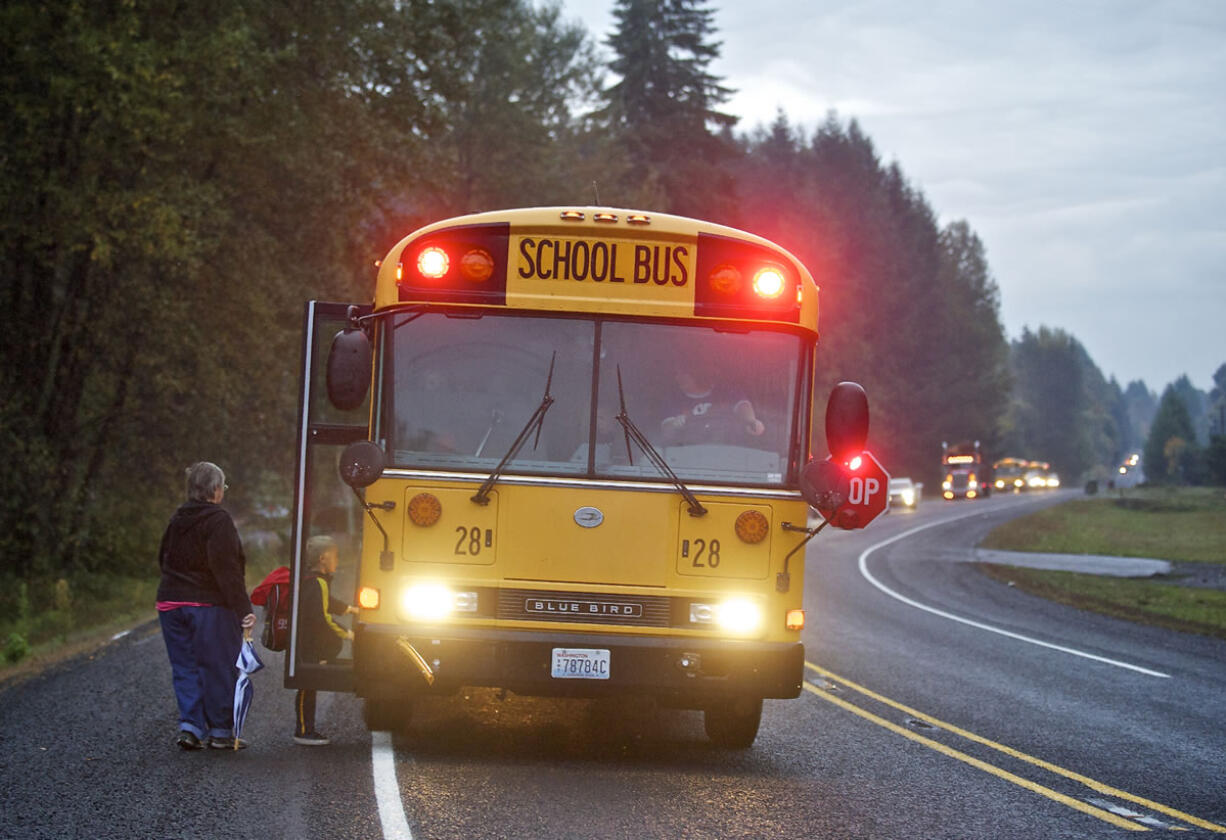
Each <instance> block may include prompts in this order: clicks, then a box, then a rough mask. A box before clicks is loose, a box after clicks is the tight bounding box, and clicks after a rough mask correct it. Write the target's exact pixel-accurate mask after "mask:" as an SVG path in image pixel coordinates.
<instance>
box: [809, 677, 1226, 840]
mask: <svg viewBox="0 0 1226 840" xmlns="http://www.w3.org/2000/svg"><path fill="white" fill-rule="evenodd" d="M805 667H807V668H810V669H812V670H813V671H815V672H817V673H818V674H821V675H822V676H823V677H826V678H828V679H830V680H834V681H836V682H838V683H839V684H840V685H845V686H847V687H848V688H851V689H853V690H855V691H857V692H859V693H860V694H863V695H864V696H865V697H870V698H872V699H873V700H876V701H877V702H879V703H883V704H885V705H887V706H890V707H891V708H894V709H898V710H899V711H900V712H904V713H905V714H907V715H910V716H911V717H913V718H915V719H916V720H922V721H925V722H927V723H930V724H932V725H933V726H936V727H938V728H940V729H944V730H946V731H947V732H952V733H953V734H955V735H958V736H960V737H962V738H966V739H967V740H968V741H974V742H975V743H977V744H982V745H983V746H986V747H990V748H991V749H994V750H996V751H997V752H1001V753H1004V754H1005V755H1007V756H1010V757H1011V758H1016V759H1018V760H1019V761H1024V762H1026V763H1027V764H1032V765H1034V766H1035V767H1040V768H1042V769H1044V770H1046V771H1048V772H1050V773H1055V774H1056V775H1058V776H1063V777H1064V778H1066V779H1071V780H1072V781H1075V782H1078V783H1080V784H1083V785H1085V786H1086V787H1088V788H1090V789H1091V790H1094V791H1097V792H1098V793H1101V794H1104V795H1107V796H1112V797H1115V798H1118V799H1124V800H1127V801H1128V802H1132V803H1135V804H1137V805H1141V806H1143V807H1145V808H1149V809H1151V810H1153V811H1157V812H1159V813H1162V814H1166V815H1167V816H1169V817H1174V818H1175V819H1178V820H1182V821H1184V822H1187V823H1190V824H1192V825H1195V826H1197V827H1199V828H1204V829H1207V830H1209V831H1213V832H1216V833H1218V834H1226V827H1224V826H1220V825H1218V824H1216V823H1212V822H1209V821H1208V820H1203V819H1201V818H1200V817H1195V816H1193V815H1191V814H1186V813H1184V812H1183V811H1180V810H1178V809H1175V808H1171V807H1170V806H1167V805H1163V804H1161V803H1158V802H1154V801H1152V800H1149V799H1146V798H1145V797H1142V796H1137V795H1135V794H1132V793H1128V792H1127V791H1124V790H1120V789H1119V788H1114V787H1111V786H1110V785H1107V784H1103V783H1102V782H1099V781H1096V780H1094V779H1091V778H1089V777H1088V776H1083V775H1081V774H1080V773H1075V772H1073V771H1072V770H1066V769H1065V768H1063V767H1060V766H1059V765H1056V764H1052V763H1051V762H1049V761H1044V760H1043V759H1041V758H1036V757H1035V756H1032V755H1027V754H1026V753H1024V752H1021V751H1019V750H1015V749H1013V748H1012V747H1007V746H1005V745H1004V744H998V743H997V742H995V741H992V740H989V739H987V738H984V737H983V736H982V735H976V734H975V733H974V732H968V731H967V730H965V729H962V728H960V727H957V726H954V725H952V724H949V723H946V722H945V721H943V720H939V719H938V718H934V717H932V716H931V715H927V714H924V713H923V712H921V711H918V710H917V709H913V708H911V707H910V706H906V705H904V704H902V703H899V702H897V701H895V700H891V699H890V698H888V697H884V696H882V695H880V694H878V693H877V692H875V691H872V690H871V689H868V688H865V687H864V686H862V685H858V684H856V683H854V682H852V681H851V680H848V679H844V678H843V677H840V676H839V675H838V674H835V673H834V672H832V671H828V670H826V669H825V668H822V667H821V666H820V665H814V664H813V663H812V662H805ZM804 686H805V688H806V689H808V690H809V691H810V692H812V693H813V694H814V695H816V696H818V697H821V698H822V699H823V700H830V701H831V702H832V703H835V704H836V705H839V706H843V707H844V708H847V709H848V710H849V711H853V712H855V713H856V714H858V715H861V716H862V717H864V718H867V719H869V720H872V721H873V722H874V723H880V724H881V725H883V726H885V727H886V728H888V729H890V730H891V731H895V732H898V733H899V734H901V735H905V736H906V737H908V738H911V739H912V740H915V741H920V742H921V743H926V744H928V745H929V746H932V747H933V748H934V749H937V750H938V751H940V752H942V753H945V754H947V755H951V756H953V757H954V758H959V759H960V760H967V761H968V763H970V764H974V765H975V766H977V767H981V769H984V770H987V771H988V772H990V773H993V774H994V775H998V776H1001V777H1002V778H1009V779H1010V781H1015V780H1017V781H1018V783H1019V784H1022V786H1023V787H1027V788H1029V789H1031V790H1034V791H1035V792H1036V793H1042V794H1043V795H1044V796H1047V795H1048V793H1045V792H1044V791H1048V790H1049V789H1048V788H1044V787H1043V786H1041V785H1034V784H1033V783H1030V782H1027V781H1026V780H1024V779H1020V777H1017V776H1012V775H1011V774H1007V773H1006V772H1005V771H1003V770H1000V769H999V768H996V767H994V766H993V765H990V764H984V763H983V762H978V760H977V759H974V758H971V757H970V756H965V757H963V754H962V753H959V752H958V751H957V750H952V749H949V748H947V747H945V746H944V745H943V744H941V743H940V742H938V741H932V740H931V739H928V738H924V737H923V736H922V735H917V734H916V733H914V732H912V731H911V730H909V729H904V728H903V727H900V726H898V725H896V724H893V723H891V722H889V721H887V720H885V719H884V718H879V717H877V716H876V715H873V714H871V713H870V712H865V711H863V710H862V709H860V708H859V707H857V706H854V705H852V704H851V703H848V702H846V701H844V700H841V699H840V698H837V697H832V696H830V695H829V694H828V693H827V692H822V691H820V690H819V689H815V688H811V687H810V686H809V684H808V683H805V684H804ZM981 765H983V766H981ZM989 768H990V769H989ZM1050 792H1051V793H1052V794H1054V796H1052V797H1051V798H1053V799H1056V800H1057V801H1060V802H1064V803H1065V804H1070V803H1076V804H1073V805H1071V807H1075V808H1077V810H1079V811H1085V812H1086V813H1093V815H1094V816H1096V817H1099V818H1100V819H1105V817H1104V816H1102V815H1104V814H1106V815H1109V816H1110V817H1111V819H1109V820H1108V822H1116V820H1120V819H1121V818H1120V817H1118V816H1116V815H1115V814H1110V812H1108V811H1102V810H1100V809H1098V808H1094V807H1093V806H1090V805H1084V803H1081V801H1080V800H1077V799H1071V798H1070V797H1066V796H1063V795H1062V794H1059V793H1056V791H1050ZM1083 805H1084V807H1082V806H1083ZM1124 822H1125V823H1126V825H1125V827H1127V828H1131V829H1137V828H1141V827H1139V826H1138V825H1137V824H1136V823H1133V822H1129V821H1124ZM1117 824H1119V823H1117ZM1141 830H1146V829H1143V828H1142V829H1141Z"/></svg>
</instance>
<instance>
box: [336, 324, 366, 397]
mask: <svg viewBox="0 0 1226 840" xmlns="http://www.w3.org/2000/svg"><path fill="white" fill-rule="evenodd" d="M372 358H373V352H372V350H371V346H370V339H369V338H368V337H367V335H366V333H364V332H363V331H362V330H360V329H352V328H346V329H343V330H341V331H340V332H338V333H337V334H336V335H335V336H333V338H332V346H331V347H330V348H329V350H328V369H327V383H328V401H329V402H330V403H332V405H334V406H336V407H337V408H338V409H340V410H341V411H353V410H354V409H355V408H358V407H360V406H361V405H362V403H363V402H365V401H366V392H367V390H368V389H369V388H370V371H371V364H372V362H371V360H372Z"/></svg>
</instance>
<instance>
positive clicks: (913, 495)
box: [889, 478, 924, 510]
mask: <svg viewBox="0 0 1226 840" xmlns="http://www.w3.org/2000/svg"><path fill="white" fill-rule="evenodd" d="M889 492H890V507H891V508H892V507H895V506H898V507H903V508H906V509H907V510H915V509H916V508H917V507H919V503H920V496H922V495H923V492H924V485H923V484H922V483H917V482H914V481H912V480H911V479H909V478H891V479H890V487H889Z"/></svg>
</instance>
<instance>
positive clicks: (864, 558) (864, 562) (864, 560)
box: [860, 511, 1171, 679]
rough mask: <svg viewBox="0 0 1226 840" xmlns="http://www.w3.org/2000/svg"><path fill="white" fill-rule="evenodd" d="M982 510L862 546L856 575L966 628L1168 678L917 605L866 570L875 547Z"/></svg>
mask: <svg viewBox="0 0 1226 840" xmlns="http://www.w3.org/2000/svg"><path fill="white" fill-rule="evenodd" d="M982 513H984V511H974V512H972V513H964V514H962V515H960V516H951V517H949V518H948V519H940V520H937V521H936V522H929V523H928V524H926V525H920V526H917V527H915V528H912V529H910V530H908V531H903V532H902V533H901V534H895V535H894V536H892V537H890V538H889V539H888V540H882V541H881V542H879V543H877V544H876V545H870V546H869V547H868V548H866V549H864V551H863V552H861V553H860V574H861V575H863V576H864V579H865V580H867V581H868V582H869V583H871V584H872V585H873V586H875V587H877V588H878V589H880V590H881V591H882V592H884V593H885V594H886V595H889V596H890V597H891V598H895V599H897V600H899V601H902V602H903V603H904V604H907V605H908V606H912V607H915V608H916V609H918V610H923V611H924V612H928V613H932V614H933V615H939V616H940V617H941V618H948V619H949V620H950V621H957V622H958V623H960V624H966V625H968V626H970V627H974V628H976V629H979V630H986V631H987V632H989V633H996V634H997V635H1000V636H1007V637H1008V638H1010V639H1016V640H1017V641H1020V642H1026V643H1027V644H1032V645H1038V646H1039V647H1044V648H1047V649H1049V650H1055V651H1059V652H1061V653H1067V654H1070V655H1072V656H1080V657H1082V658H1084V659H1092V660H1094V661H1095V662H1103V663H1106V664H1107V665H1114V666H1115V667H1117V668H1127V669H1128V670H1130V671H1136V672H1137V673H1139V674H1145V675H1147V676H1150V677H1162V678H1164V679H1170V677H1171V675H1170V674H1164V673H1162V672H1161V671H1151V670H1150V669H1148V668H1142V667H1140V666H1139V665H1130V664H1128V663H1127V662H1120V661H1118V660H1115V659H1107V658H1106V657H1103V656H1097V655H1095V654H1093V653H1087V652H1085V651H1082V650H1076V649H1074V648H1069V647H1064V646H1062V645H1054V644H1051V643H1050V642H1044V641H1040V640H1039V639H1032V638H1031V637H1029V636H1022V635H1020V634H1018V633H1012V632H1010V631H1008V630H1002V629H1001V628H999V627H992V626H991V625H988V624H981V623H980V622H978V621H972V620H971V619H969V618H963V617H962V616H959V615H954V614H953V613H948V612H945V611H944V610H938V609H936V608H935V607H930V606H928V605H927V604H921V603H920V602H919V601H914V600H912V599H910V598H908V597H907V596H905V595H900V594H899V593H897V592H895V591H894V590H893V589H890V588H889V587H888V586H886V585H885V584H883V583H882V582H881V581H879V580H877V578H875V577H873V575H872V573H871V572H869V570H868V556H869V555H870V554H872V553H873V552H874V551H876V550H877V549H879V548H885V547H886V546H887V545H890V544H891V543H896V542H898V541H899V540H902V539H905V538H906V537H909V536H911V535H912V534H917V533H919V532H920V531H924V530H927V529H928V528H935V527H937V526H938V525H947V524H949V523H950V522H956V521H958V520H959V519H966V518H968V517H971V516H979V515H981V514H982Z"/></svg>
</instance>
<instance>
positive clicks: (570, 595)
mask: <svg viewBox="0 0 1226 840" xmlns="http://www.w3.org/2000/svg"><path fill="white" fill-rule="evenodd" d="M670 610H671V606H670V602H669V599H668V598H665V597H663V596H660V595H632V596H629V595H609V594H603V593H594V592H552V591H548V590H535V589H503V590H500V591H499V593H498V618H500V619H504V620H508V621H565V622H568V623H579V624H618V625H623V626H629V627H668V626H669V622H670V615H671V613H670Z"/></svg>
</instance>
